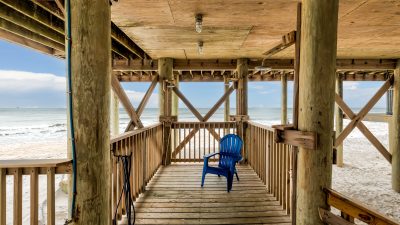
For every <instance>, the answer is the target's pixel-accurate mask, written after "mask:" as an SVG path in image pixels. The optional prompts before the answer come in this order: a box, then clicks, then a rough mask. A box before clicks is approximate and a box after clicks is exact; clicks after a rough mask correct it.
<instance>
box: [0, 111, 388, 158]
mask: <svg viewBox="0 0 400 225" xmlns="http://www.w3.org/2000/svg"><path fill="white" fill-rule="evenodd" d="M358 110H359V109H354V111H358ZM208 111H209V109H208V108H200V109H199V112H200V113H201V114H202V115H205V114H206V113H207V112H208ZM373 111H374V112H384V111H385V110H384V109H374V110H373ZM234 113H235V109H231V114H234ZM249 115H250V118H251V120H253V121H256V122H259V123H262V124H266V125H272V124H279V123H280V109H279V108H249ZM291 117H292V110H291V109H288V118H291ZM141 120H142V122H143V124H144V125H145V126H147V125H150V124H153V123H156V122H157V121H158V109H157V108H149V109H145V111H144V113H143V114H142V117H141ZM179 120H180V121H197V119H196V118H195V117H194V116H193V114H192V113H191V112H190V111H189V110H188V109H186V108H180V109H179ZM222 120H223V108H221V109H219V110H218V111H217V112H216V113H215V114H214V116H213V117H212V118H211V119H210V121H222ZM289 120H290V119H289ZM128 122H129V117H128V115H127V114H126V112H125V110H124V109H120V131H123V130H124V129H125V127H126V126H127V124H128ZM66 136H67V127H66V109H65V108H0V159H12V158H31V157H32V154H33V157H34V158H52V157H56V156H57V157H62V156H64V155H65V152H66ZM25 153H27V154H25ZM28 156H29V157H28Z"/></svg>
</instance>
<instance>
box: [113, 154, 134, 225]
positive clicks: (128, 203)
mask: <svg viewBox="0 0 400 225" xmlns="http://www.w3.org/2000/svg"><path fill="white" fill-rule="evenodd" d="M115 157H117V158H118V160H117V162H118V163H119V162H120V161H121V163H122V168H123V185H122V190H121V195H120V196H119V200H118V203H117V207H116V208H115V213H114V218H115V219H114V220H113V225H117V212H118V206H119V204H120V203H121V199H122V196H123V195H124V193H125V209H126V216H127V217H128V218H127V219H128V221H127V225H134V224H135V219H136V216H135V206H134V205H133V200H132V195H131V183H130V179H129V178H130V177H131V167H132V153H131V154H130V155H124V156H115ZM114 176H115V175H114ZM132 209H133V221H132V222H131V220H132V211H131V210H132Z"/></svg>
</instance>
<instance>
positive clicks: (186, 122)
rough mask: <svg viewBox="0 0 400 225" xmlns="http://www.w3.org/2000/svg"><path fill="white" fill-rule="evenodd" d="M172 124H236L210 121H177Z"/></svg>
mask: <svg viewBox="0 0 400 225" xmlns="http://www.w3.org/2000/svg"><path fill="white" fill-rule="evenodd" d="M173 124H178V125H179V124H236V122H230V121H229V122H224V121H210V122H200V121H179V122H173Z"/></svg>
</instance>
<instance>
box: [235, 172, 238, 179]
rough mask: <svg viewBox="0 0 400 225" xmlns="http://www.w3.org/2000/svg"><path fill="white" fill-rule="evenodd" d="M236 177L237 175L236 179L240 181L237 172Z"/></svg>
mask: <svg viewBox="0 0 400 225" xmlns="http://www.w3.org/2000/svg"><path fill="white" fill-rule="evenodd" d="M235 175H236V179H237V180H238V181H239V176H238V174H237V172H236V171H235Z"/></svg>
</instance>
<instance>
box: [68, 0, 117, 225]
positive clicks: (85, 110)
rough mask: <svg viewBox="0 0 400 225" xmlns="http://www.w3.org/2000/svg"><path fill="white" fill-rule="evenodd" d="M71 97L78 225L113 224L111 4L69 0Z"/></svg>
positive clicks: (88, 0) (104, 1)
mask: <svg viewBox="0 0 400 225" xmlns="http://www.w3.org/2000/svg"><path fill="white" fill-rule="evenodd" d="M71 20H72V23H71V26H72V30H71V32H72V40H71V43H72V52H71V63H72V70H71V72H72V94H73V104H72V107H73V119H74V128H75V143H76V164H77V195H76V205H75V216H76V218H75V220H74V222H73V223H72V224H76V225H78V224H79V225H88V224H98V225H103V224H104V225H109V224H111V217H110V215H111V213H110V210H111V204H110V203H111V201H110V199H111V196H110V192H111V191H110V190H111V189H110V186H111V185H110V182H111V180H110V171H111V167H110V124H109V121H110V118H109V116H110V114H109V112H110V86H111V84H110V74H111V36H110V32H111V30H110V27H111V19H110V3H109V1H108V0H101V1H99V0H86V1H81V0H71Z"/></svg>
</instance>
